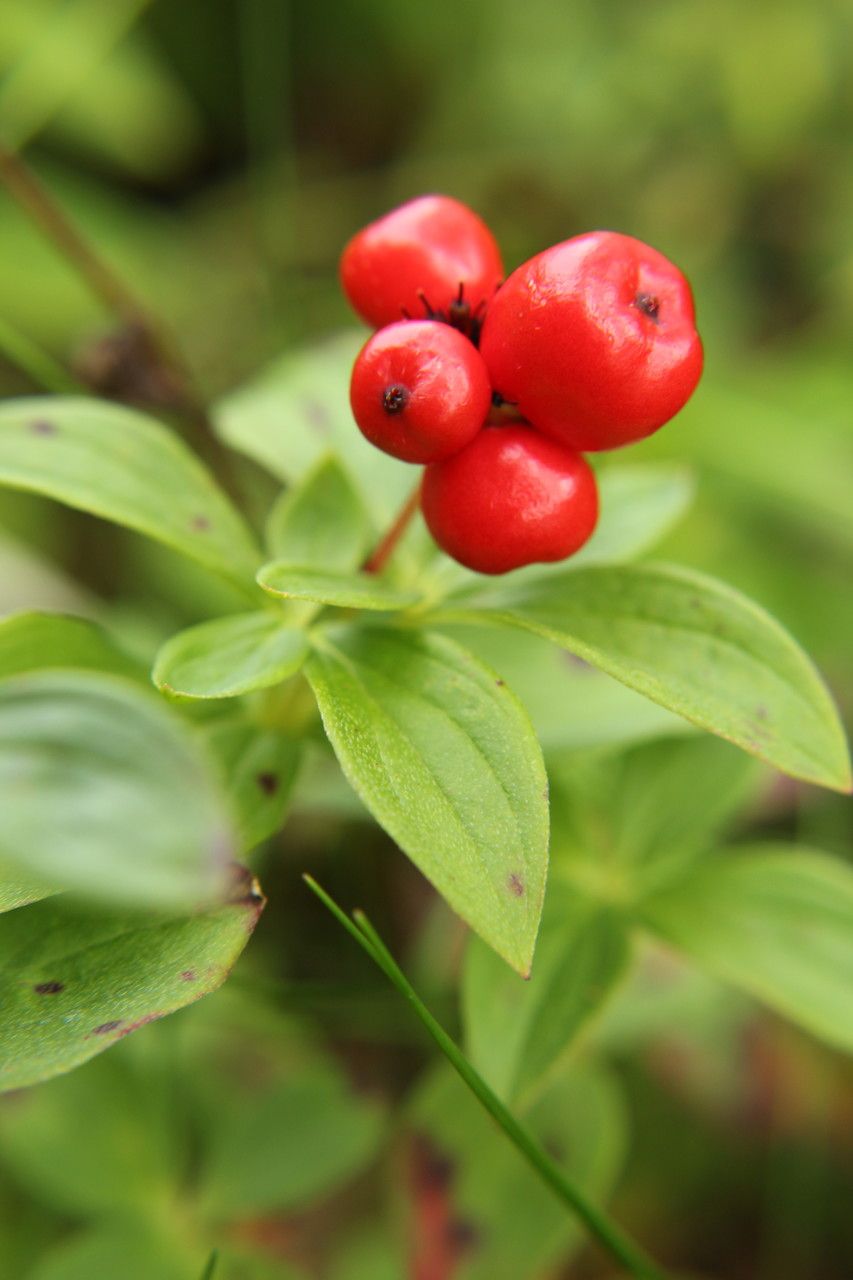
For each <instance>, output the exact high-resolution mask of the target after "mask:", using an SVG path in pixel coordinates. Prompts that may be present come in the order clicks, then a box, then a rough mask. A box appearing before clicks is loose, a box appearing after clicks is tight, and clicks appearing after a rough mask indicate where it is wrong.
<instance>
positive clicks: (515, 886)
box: [506, 871, 524, 898]
mask: <svg viewBox="0 0 853 1280" xmlns="http://www.w3.org/2000/svg"><path fill="white" fill-rule="evenodd" d="M506 887H507V888H508V889H509V891H510V893H511V894H512V896H513V897H514V898H523V897H524V881H523V880H522V878H521V876H520V875H517V874H516V872H515V871H513V873H512V875H511V876H508V877H507V882H506Z"/></svg>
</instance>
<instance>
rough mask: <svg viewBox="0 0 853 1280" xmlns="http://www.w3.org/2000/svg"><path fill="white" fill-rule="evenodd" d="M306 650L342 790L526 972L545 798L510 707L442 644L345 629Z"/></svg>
mask: <svg viewBox="0 0 853 1280" xmlns="http://www.w3.org/2000/svg"><path fill="white" fill-rule="evenodd" d="M317 643H318V646H319V645H320V644H322V648H319V647H318V652H317V653H316V654H315V655H314V656H313V657H312V658H311V659H309V662H308V664H307V667H306V675H307V676H308V679H309V681H310V683H311V685H312V688H313V689H314V693H315V694H316V697H317V702H318V704H319V707H320V714H321V715H322V717H323V724H324V726H325V729H326V733H327V734H328V736H329V739H330V740H331V743H332V746H333V747H334V749H335V752H336V754H337V756H338V759H339V760H340V762H341V766H342V768H343V770H344V773H345V774H346V776H347V778H348V779H349V781H350V782H351V783H352V786H353V787H354V789H355V790H356V791H357V793H358V794H359V796H360V797H361V799H362V800H363V801H364V803H365V805H366V806H367V808H368V809H369V810H370V811H371V813H372V814H373V816H374V817H375V818H376V820H377V822H379V823H380V824H381V825H382V826H383V827H385V829H386V830H387V831H388V833H389V834H390V835H391V836H392V838H393V839H394V840H396V841H397V843H398V844H399V845H400V847H401V848H402V849H403V850H404V851H405V852H406V853H407V854H408V855H409V857H410V858H411V859H412V861H413V862H414V863H415V864H416V865H417V866H418V867H419V868H420V870H421V871H422V872H423V873H424V875H425V876H427V878H428V879H429V880H431V881H432V883H433V884H434V885H435V887H436V888H437V889H438V891H439V892H440V893H442V894H443V895H444V897H445V898H446V899H447V901H448V902H449V903H450V905H451V906H452V907H453V909H454V910H455V911H456V912H458V914H459V915H461V916H462V918H463V919H464V920H466V921H467V922H468V924H470V925H471V927H472V928H473V929H474V930H475V931H476V932H477V933H479V934H480V935H481V937H483V938H484V939H485V940H486V942H488V943H489V945H490V946H492V947H494V949H495V950H496V951H497V952H498V953H499V954H500V955H501V956H503V958H504V959H505V960H507V961H508V962H509V963H510V964H511V965H512V966H513V967H514V968H517V969H518V970H520V971H521V972H524V973H526V972H527V971H528V970H529V968H530V963H531V960H532V957H533V947H534V943H535V939H536V930H537V928H538V925H539V915H540V912H541V909H542V899H543V896H544V890H545V874H546V869H547V860H548V802H547V780H546V777H545V770H544V766H543V764H542V756H541V752H540V750H539V744H538V743H537V741H536V738H535V736H534V734H533V730H532V728H531V726H530V723H529V721H528V719H527V716H526V715H525V713H524V710H523V708H522V707H521V705H520V703H519V702H518V701H517V699H516V698H515V696H514V695H513V694H512V693H511V692H510V691H509V689H508V688H507V687H506V686H505V685H504V683H503V681H502V680H500V679H497V678H496V677H495V676H494V675H493V674H492V673H491V672H490V671H489V669H488V668H487V667H484V666H483V665H482V664H481V663H480V662H479V661H478V660H477V659H475V658H474V657H473V656H472V655H471V654H469V653H468V652H467V651H466V650H465V649H462V648H461V647H460V646H459V645H457V644H455V643H454V642H453V641H451V640H448V639H446V638H444V637H441V636H437V635H430V634H427V633H404V632H395V631H391V630H383V629H380V628H378V627H376V628H356V627H350V628H343V627H342V628H339V629H338V630H336V631H335V632H334V633H325V634H324V635H323V636H322V637H320V638H318V641H317Z"/></svg>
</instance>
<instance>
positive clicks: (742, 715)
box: [466, 564, 850, 791]
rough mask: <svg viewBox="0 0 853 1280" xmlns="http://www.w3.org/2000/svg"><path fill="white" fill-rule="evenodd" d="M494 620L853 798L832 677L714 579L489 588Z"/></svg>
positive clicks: (587, 576) (546, 582)
mask: <svg viewBox="0 0 853 1280" xmlns="http://www.w3.org/2000/svg"><path fill="white" fill-rule="evenodd" d="M474 603H476V605H477V606H478V608H481V609H484V610H488V611H489V612H490V613H491V614H492V616H494V617H495V618H497V619H500V620H501V621H504V622H507V623H510V624H512V625H515V626H520V627H524V628H526V629H528V630H530V631H534V632H536V633H537V634H539V635H543V636H545V637H547V638H548V639H550V640H553V641H554V642H555V643H557V644H560V645H563V646H564V647H565V648H567V649H569V650H570V651H571V652H572V653H574V654H577V655H578V656H579V657H581V658H584V659H585V660H586V661H587V662H591V663H592V664H593V665H594V666H597V667H600V668H601V669H602V671H606V672H608V673H609V674H610V675H612V676H615V677H616V679H617V680H621V681H622V682H623V683H624V684H627V685H628V686H630V688H632V689H636V690H638V692H640V693H643V694H645V695H646V697H648V698H651V699H652V701H654V702H659V703H660V704H661V705H662V706H664V707H668V708H669V709H670V710H672V711H675V712H677V713H678V714H679V715H682V716H684V717H685V719H687V720H690V721H692V722H693V723H694V724H697V725H699V726H700V727H701V728H703V729H707V730H709V731H710V732H711V733H716V734H718V735H719V736H720V737H722V738H727V739H728V740H729V741H730V742H734V743H735V744H736V745H737V746H739V747H742V748H743V749H744V750H745V751H748V752H749V753H750V754H752V755H755V756H758V757H759V759H761V760H766V761H768V763H770V764H773V765H775V766H776V767H777V768H778V769H781V770H782V772H783V773H789V774H791V775H792V776H793V777H795V778H803V779H805V780H806V781H807V782H815V783H818V784H820V785H823V786H827V787H833V788H835V789H837V790H839V791H845V790H847V789H848V788H849V787H850V760H849V754H848V750H847V744H846V741H845V738H844V731H843V729H842V726H841V722H840V720H839V718H838V713H837V711H836V709H835V707H834V705H833V702H832V699H831V697H830V695H829V693H828V692H827V690H826V687H825V685H824V684H823V681H822V680H821V678H820V676H819V675H818V673H817V671H816V670H815V668H814V666H813V665H812V663H811V662H810V661H809V659H808V658H807V657H806V655H805V654H804V653H803V651H802V649H800V647H799V646H798V645H797V643H796V642H795V641H794V640H793V639H792V638H791V636H790V635H789V634H788V632H787V631H785V630H784V628H783V627H781V626H780V625H779V623H778V622H776V621H775V620H774V619H773V618H771V617H770V615H769V614H767V613H765V611H764V610H763V609H761V608H760V607H759V606H758V605H756V604H754V603H753V602H752V601H751V600H748V599H747V598H746V597H745V596H742V595H741V594H740V593H739V592H737V591H734V590H733V589H732V588H731V587H727V586H725V585H724V584H723V583H720V582H717V581H715V580H714V579H713V578H709V577H707V576H706V575H704V574H700V573H696V572H694V571H692V570H689V569H681V568H675V567H674V566H671V565H656V564H647V565H645V564H644V565H634V566H632V567H630V568H629V567H619V568H615V567H607V568H605V567H597V568H588V569H579V570H577V571H573V572H564V573H559V574H554V575H552V576H550V577H546V578H541V579H538V580H537V581H535V582H530V583H523V584H521V585H520V586H518V587H513V585H512V581H511V580H507V581H506V582H505V583H501V584H496V585H495V586H494V587H492V588H488V587H486V588H484V589H483V590H482V592H481V593H480V594H479V595H478V596H477V598H476V601H474V600H473V599H470V598H469V599H467V600H466V608H468V607H470V606H471V605H472V604H474Z"/></svg>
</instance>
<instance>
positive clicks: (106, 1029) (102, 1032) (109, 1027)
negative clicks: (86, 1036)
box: [95, 1018, 121, 1036]
mask: <svg viewBox="0 0 853 1280" xmlns="http://www.w3.org/2000/svg"><path fill="white" fill-rule="evenodd" d="M120 1026H121V1019H120V1018H119V1019H118V1021H117V1022H102V1023H101V1025H100V1026H99V1027H95V1035H96V1036H106V1035H109V1033H110V1032H111V1031H116V1030H118V1028H119V1027H120Z"/></svg>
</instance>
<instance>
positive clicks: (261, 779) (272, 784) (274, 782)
mask: <svg viewBox="0 0 853 1280" xmlns="http://www.w3.org/2000/svg"><path fill="white" fill-rule="evenodd" d="M255 781H256V782H257V784H258V786H259V787H260V789H261V791H263V793H264V795H265V796H274V795H275V793H276V791H278V778H277V777H276V776H275V774H274V773H259V774H258V776H257V778H256V779H255Z"/></svg>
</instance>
